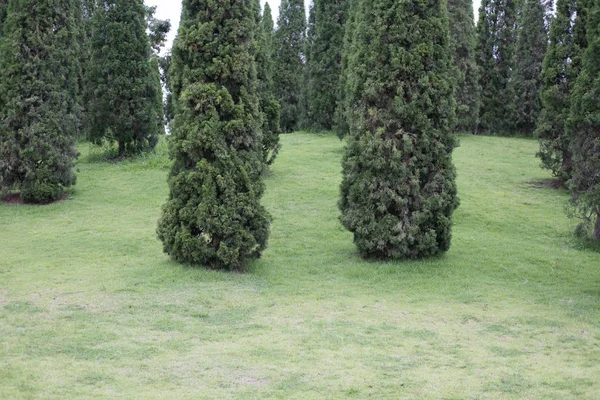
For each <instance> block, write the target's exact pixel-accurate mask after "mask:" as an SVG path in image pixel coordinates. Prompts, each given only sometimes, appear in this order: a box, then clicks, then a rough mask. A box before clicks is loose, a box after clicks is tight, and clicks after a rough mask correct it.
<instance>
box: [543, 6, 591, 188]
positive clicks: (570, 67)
mask: <svg viewBox="0 0 600 400" xmlns="http://www.w3.org/2000/svg"><path fill="white" fill-rule="evenodd" d="M578 4H581V1H577V0H558V2H557V3H556V17H555V18H554V19H553V20H552V24H551V26H550V42H549V43H548V50H547V52H546V57H545V58H544V63H543V68H542V73H541V79H542V83H543V90H542V93H541V96H540V97H541V102H542V110H541V112H540V117H539V118H538V121H537V129H536V131H535V136H537V137H538V138H539V139H540V151H539V152H538V153H537V156H538V157H539V158H540V159H541V161H542V167H544V168H546V169H548V170H550V171H551V172H552V174H553V175H554V176H556V177H557V178H559V179H560V180H561V181H563V182H566V181H567V180H569V178H570V176H571V173H570V169H571V152H570V150H569V144H570V140H569V136H568V135H567V131H566V129H565V123H566V121H567V118H568V116H569V112H570V95H571V91H572V89H573V86H574V84H575V80H576V78H577V76H578V75H579V71H580V69H581V54H582V50H583V49H582V46H585V43H578V41H577V38H576V36H575V31H574V25H573V21H574V20H575V18H576V16H577V15H578V14H579V13H578Z"/></svg>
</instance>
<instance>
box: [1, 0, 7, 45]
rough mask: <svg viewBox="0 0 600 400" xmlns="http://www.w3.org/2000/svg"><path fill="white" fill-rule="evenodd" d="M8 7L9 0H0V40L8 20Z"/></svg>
mask: <svg viewBox="0 0 600 400" xmlns="http://www.w3.org/2000/svg"><path fill="white" fill-rule="evenodd" d="M7 7H8V0H0V39H2V29H3V27H4V21H5V20H6V9H7Z"/></svg>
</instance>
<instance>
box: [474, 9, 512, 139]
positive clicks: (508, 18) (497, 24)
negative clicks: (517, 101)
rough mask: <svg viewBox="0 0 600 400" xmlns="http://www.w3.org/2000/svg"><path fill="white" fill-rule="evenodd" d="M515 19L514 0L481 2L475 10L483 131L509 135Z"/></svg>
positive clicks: (510, 126) (480, 114)
mask: <svg viewBox="0 0 600 400" xmlns="http://www.w3.org/2000/svg"><path fill="white" fill-rule="evenodd" d="M516 16H517V1H516V0H483V1H482V3H481V8H480V9H479V23H478V24H477V49H476V54H477V65H478V66H479V72H480V74H479V86H480V88H481V92H480V100H481V106H480V110H479V128H480V129H481V130H482V131H484V132H491V133H509V132H510V131H511V130H512V129H513V127H514V126H513V124H512V121H513V115H512V105H513V98H514V95H513V94H512V93H511V86H510V85H509V80H510V76H511V71H512V68H513V63H514V43H515V28H516Z"/></svg>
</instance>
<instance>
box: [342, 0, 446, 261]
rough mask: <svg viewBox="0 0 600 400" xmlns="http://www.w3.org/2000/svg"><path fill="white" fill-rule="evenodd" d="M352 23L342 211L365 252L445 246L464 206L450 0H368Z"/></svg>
mask: <svg viewBox="0 0 600 400" xmlns="http://www.w3.org/2000/svg"><path fill="white" fill-rule="evenodd" d="M355 23H356V30H355V33H354V37H353V39H352V42H353V45H352V46H353V48H354V51H353V53H352V54H350V55H349V56H348V57H349V65H348V76H347V81H348V85H347V87H348V88H350V93H349V95H350V98H351V99H352V104H350V110H351V111H349V112H348V115H350V137H349V139H348V147H347V149H346V154H345V156H344V160H343V182H342V186H341V200H340V203H339V205H340V209H341V211H342V216H341V221H342V223H343V224H344V226H345V227H346V228H347V229H348V230H350V231H351V232H353V233H354V242H355V244H356V245H357V247H358V249H359V251H360V253H361V254H362V255H363V256H364V257H372V258H420V257H426V256H432V255H436V254H439V253H441V252H444V251H446V250H448V249H449V247H450V237H451V228H452V214H453V211H454V209H455V208H456V207H457V206H458V198H457V190H456V184H455V169H454V166H453V164H452V150H453V148H454V147H455V145H456V142H455V137H454V136H453V135H452V132H451V127H452V126H453V124H454V123H455V107H456V103H455V101H454V90H453V87H452V83H453V78H452V76H451V71H452V66H451V58H450V48H449V31H448V15H447V9H446V6H445V3H444V2H443V1H442V0H435V1H431V2H428V3H423V2H418V1H403V2H398V1H394V0H373V1H371V2H362V3H361V4H360V6H359V11H358V13H357V15H356V20H355Z"/></svg>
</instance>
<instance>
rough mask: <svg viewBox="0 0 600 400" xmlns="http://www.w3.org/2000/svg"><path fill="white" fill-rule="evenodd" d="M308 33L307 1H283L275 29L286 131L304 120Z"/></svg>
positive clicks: (275, 57) (278, 92)
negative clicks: (302, 116)
mask: <svg viewBox="0 0 600 400" xmlns="http://www.w3.org/2000/svg"><path fill="white" fill-rule="evenodd" d="M305 36H306V12H305V10H304V0H282V1H281V5H280V7H279V18H278V20H277V30H276V31H275V43H274V44H275V45H274V54H273V60H274V68H273V80H274V83H275V97H276V98H277V100H278V101H279V104H280V105H281V130H282V131H283V132H292V131H293V130H294V129H297V128H298V126H299V122H300V114H301V112H302V109H301V95H302V85H303V83H302V79H303V77H304V51H305V47H304V42H305Z"/></svg>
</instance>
